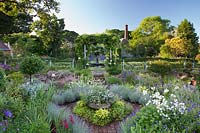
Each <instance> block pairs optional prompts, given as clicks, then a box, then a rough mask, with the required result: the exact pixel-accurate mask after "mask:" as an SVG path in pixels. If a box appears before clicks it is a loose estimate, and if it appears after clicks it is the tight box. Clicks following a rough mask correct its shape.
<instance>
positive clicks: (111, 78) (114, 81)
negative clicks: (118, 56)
mask: <svg viewBox="0 0 200 133" xmlns="http://www.w3.org/2000/svg"><path fill="white" fill-rule="evenodd" d="M106 83H107V84H122V80H121V79H119V78H117V77H114V76H109V77H106Z"/></svg>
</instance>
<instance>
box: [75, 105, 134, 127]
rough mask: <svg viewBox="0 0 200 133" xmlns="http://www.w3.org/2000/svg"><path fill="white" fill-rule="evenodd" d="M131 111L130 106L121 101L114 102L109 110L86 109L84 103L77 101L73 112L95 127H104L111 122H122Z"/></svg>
mask: <svg viewBox="0 0 200 133" xmlns="http://www.w3.org/2000/svg"><path fill="white" fill-rule="evenodd" d="M131 110H132V106H131V105H127V104H126V103H124V102H123V101H116V102H115V103H114V104H113V105H112V106H111V107H110V108H107V109H102V108H100V109H97V110H95V109H92V108H90V107H88V106H87V104H86V103H85V102H84V101H79V102H77V104H76V106H75V107H74V109H73V112H74V113H76V114H77V115H79V116H81V117H83V118H85V119H86V120H88V121H90V122H91V123H93V124H95V125H100V126H104V125H106V124H108V123H110V122H111V121H115V120H122V119H123V118H124V117H125V116H126V115H128V114H129V113H130V112H131Z"/></svg>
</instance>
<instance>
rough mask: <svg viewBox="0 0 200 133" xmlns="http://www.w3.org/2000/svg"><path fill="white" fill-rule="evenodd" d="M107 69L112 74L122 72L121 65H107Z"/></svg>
mask: <svg viewBox="0 0 200 133" xmlns="http://www.w3.org/2000/svg"><path fill="white" fill-rule="evenodd" d="M106 71H107V72H108V73H109V74H111V75H117V74H120V73H121V71H122V68H121V65H111V66H108V67H106Z"/></svg>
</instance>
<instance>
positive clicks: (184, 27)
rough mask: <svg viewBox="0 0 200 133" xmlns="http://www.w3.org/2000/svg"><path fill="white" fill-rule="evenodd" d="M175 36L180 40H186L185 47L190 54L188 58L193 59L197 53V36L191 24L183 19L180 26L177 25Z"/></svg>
mask: <svg viewBox="0 0 200 133" xmlns="http://www.w3.org/2000/svg"><path fill="white" fill-rule="evenodd" d="M177 35H178V36H179V37H180V38H181V39H185V40H187V47H190V48H191V50H190V51H188V52H189V53H190V54H189V55H188V56H189V57H194V56H195V55H196V54H197V53H198V47H199V44H198V39H199V38H198V36H197V34H196V33H195V29H194V27H193V24H192V23H191V22H189V21H188V20H187V19H184V20H183V21H182V22H181V23H180V25H178V29H177Z"/></svg>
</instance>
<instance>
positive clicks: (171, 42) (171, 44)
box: [160, 37, 193, 57]
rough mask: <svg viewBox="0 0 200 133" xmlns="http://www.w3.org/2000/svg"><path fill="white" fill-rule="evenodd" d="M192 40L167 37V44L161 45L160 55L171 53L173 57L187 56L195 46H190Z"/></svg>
mask: <svg viewBox="0 0 200 133" xmlns="http://www.w3.org/2000/svg"><path fill="white" fill-rule="evenodd" d="M190 43H191V42H190V41H188V40H186V39H184V38H183V39H181V38H180V37H174V38H172V39H166V40H165V44H164V45H163V46H162V47H161V50H160V52H161V53H160V55H161V56H162V57H164V55H171V57H186V56H188V55H189V54H190V52H192V50H193V46H190V45H188V44H190Z"/></svg>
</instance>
